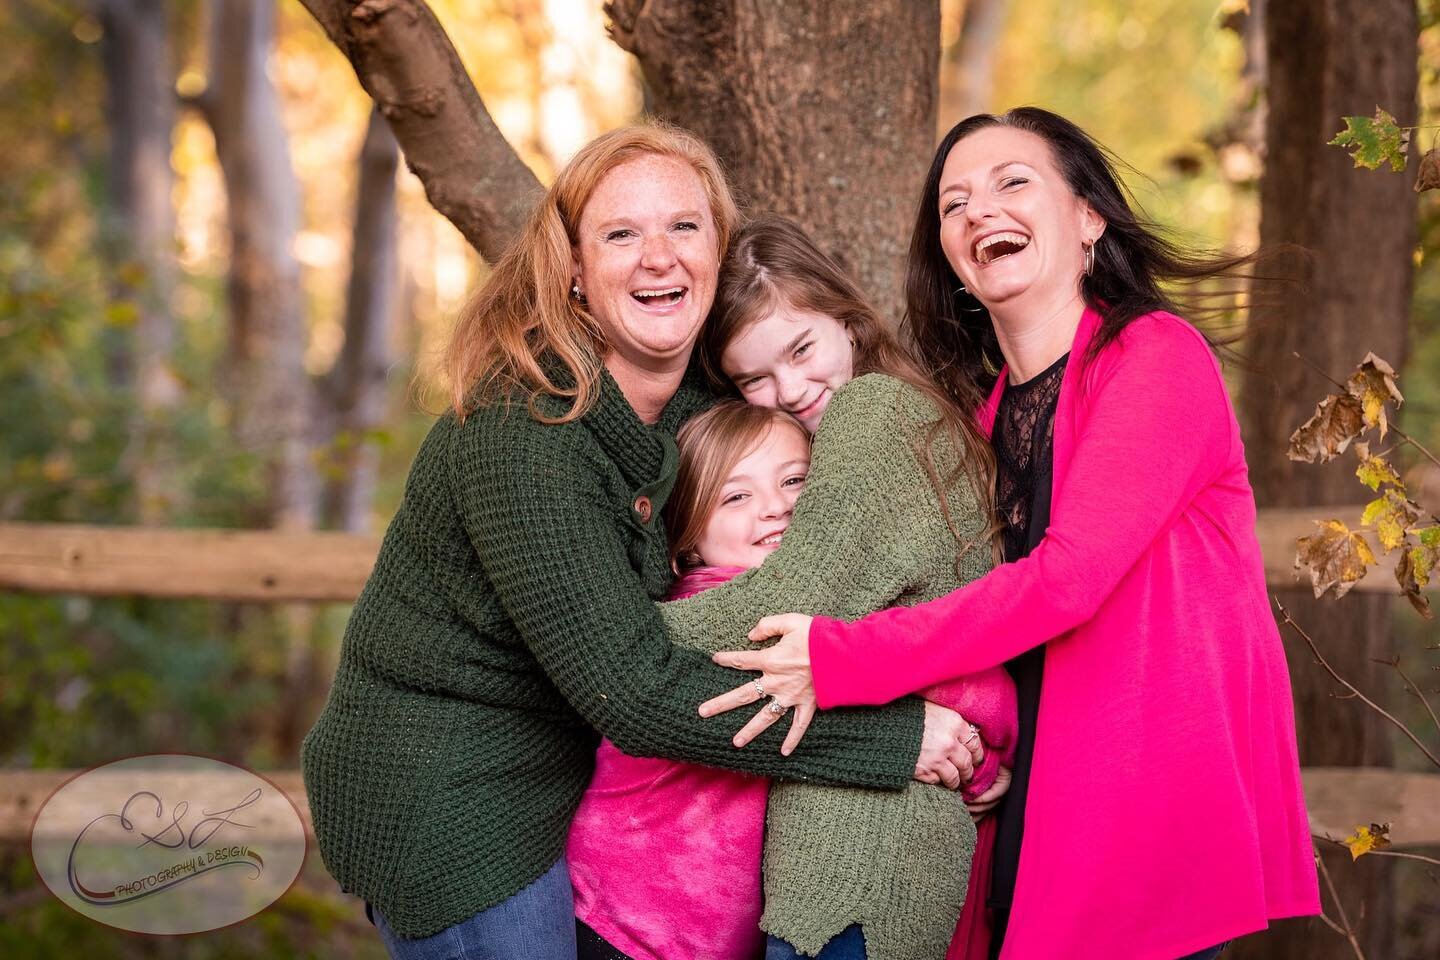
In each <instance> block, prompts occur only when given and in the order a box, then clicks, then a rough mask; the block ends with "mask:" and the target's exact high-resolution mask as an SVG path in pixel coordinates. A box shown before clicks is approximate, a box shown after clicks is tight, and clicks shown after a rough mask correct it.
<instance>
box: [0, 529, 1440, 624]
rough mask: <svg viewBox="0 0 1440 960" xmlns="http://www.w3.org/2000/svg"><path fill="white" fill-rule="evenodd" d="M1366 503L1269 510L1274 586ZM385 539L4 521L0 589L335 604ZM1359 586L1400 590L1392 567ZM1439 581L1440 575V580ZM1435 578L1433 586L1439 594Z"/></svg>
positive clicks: (356, 589) (365, 571)
mask: <svg viewBox="0 0 1440 960" xmlns="http://www.w3.org/2000/svg"><path fill="white" fill-rule="evenodd" d="M1361 509H1362V508H1361V507H1359V506H1349V507H1328V508H1327V507H1315V508H1306V509H1300V510H1293V509H1292V510H1263V511H1261V513H1260V519H1259V524H1258V526H1257V533H1258V535H1259V538H1260V546H1261V550H1262V552H1263V554H1264V556H1265V577H1266V581H1267V583H1268V584H1269V585H1270V586H1271V587H1285V586H1292V585H1294V584H1295V582H1296V581H1295V571H1294V566H1293V564H1294V558H1295V540H1296V538H1297V537H1302V536H1305V535H1306V534H1308V533H1311V532H1313V531H1314V529H1315V527H1314V521H1315V519H1317V518H1328V517H1338V518H1343V519H1346V520H1347V522H1349V521H1353V519H1354V518H1355V517H1357V516H1358V515H1359V513H1360V511H1361ZM379 546H380V538H379V537H372V536H359V535H355V534H348V533H285V532H280V531H270V530H183V529H173V528H154V527H92V526H81V525H73V524H48V523H7V524H0V591H3V590H23V591H27V592H31V593H74V594H89V595H98V596H124V595H130V596H151V597H175V598H180V597H202V598H211V599H217V600H246V601H251V600H260V601H274V602H282V601H336V602H344V603H348V602H351V601H353V600H354V599H355V598H356V597H357V596H359V594H360V588H361V587H362V586H364V584H365V578H366V577H368V576H369V575H370V570H371V568H372V567H373V566H374V565H375V554H376V552H377V551H378V549H379ZM1375 555H1376V556H1377V557H1382V565H1381V569H1375V570H1371V571H1370V574H1369V576H1367V577H1366V578H1365V579H1364V580H1361V581H1360V582H1359V584H1357V585H1356V587H1355V589H1357V590H1374V591H1390V592H1394V591H1395V589H1396V588H1395V581H1394V577H1393V574H1392V573H1391V569H1390V568H1391V567H1393V561H1391V562H1388V563H1387V562H1386V560H1385V558H1383V554H1382V551H1381V550H1380V549H1379V548H1378V547H1377V548H1376V549H1375ZM1437 580H1440V578H1437ZM1437 585H1440V584H1437V582H1436V581H1432V583H1431V589H1432V590H1433V589H1436V588H1437Z"/></svg>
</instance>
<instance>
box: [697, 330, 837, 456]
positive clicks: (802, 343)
mask: <svg viewBox="0 0 1440 960" xmlns="http://www.w3.org/2000/svg"><path fill="white" fill-rule="evenodd" d="M720 369H722V370H723V371H724V372H725V375H726V376H727V377H729V378H730V380H731V381H732V382H733V383H734V384H735V386H736V387H737V388H738V389H739V390H740V393H741V395H742V396H744V398H745V400H746V402H747V403H753V404H756V405H758V406H762V407H779V408H780V409H781V410H784V411H786V412H787V413H790V414H793V415H794V417H795V419H797V420H799V421H800V422H801V423H803V424H804V425H805V429H806V430H809V431H810V432H811V433H814V432H815V430H816V429H817V428H818V427H819V426H820V418H821V416H823V415H824V413H825V408H826V407H827V406H829V404H830V398H831V397H832V396H834V394H835V391H836V390H839V389H840V388H841V387H843V386H845V384H847V383H849V382H850V380H851V379H852V378H853V377H854V375H855V346H854V344H852V343H851V342H850V333H849V331H848V330H846V329H845V325H844V324H843V323H841V322H840V321H839V320H836V319H835V318H834V317H830V316H826V315H825V314H821V313H814V312H812V311H809V310H800V309H797V308H795V307H792V306H790V305H789V304H784V303H782V304H781V305H780V307H778V308H777V309H776V310H774V311H772V312H771V313H768V314H766V315H765V316H763V317H761V318H759V319H758V320H755V321H754V322H752V323H751V324H750V325H749V326H747V327H746V328H745V329H744V330H743V331H742V332H741V333H740V335H739V336H738V337H736V338H735V339H734V340H732V341H731V342H730V345H729V346H727V347H726V348H725V351H724V353H722V354H721V356H720Z"/></svg>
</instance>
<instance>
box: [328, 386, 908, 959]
mask: <svg viewBox="0 0 1440 960" xmlns="http://www.w3.org/2000/svg"><path fill="white" fill-rule="evenodd" d="M709 400H710V397H709V396H708V395H707V393H706V392H705V390H704V389H703V387H702V386H701V383H700V380H699V378H698V377H696V376H695V375H694V374H692V375H691V376H689V377H687V379H686V382H685V383H684V385H682V387H681V388H680V390H679V391H678V392H677V394H676V395H675V397H674V398H673V399H672V400H671V402H670V404H669V405H668V406H667V407H666V408H665V410H664V412H663V414H662V415H661V418H660V421H659V422H658V424H656V425H655V426H654V427H648V426H646V425H645V424H644V423H642V422H641V421H640V419H639V418H638V417H637V416H636V414H635V412H634V411H633V410H632V409H631V407H630V406H629V404H628V403H627V402H626V401H625V398H624V395H623V394H622V393H621V392H620V389H619V387H618V386H617V385H616V384H615V382H614V380H613V379H611V378H610V377H609V376H608V375H606V376H605V377H604V380H603V384H602V388H601V391H600V398H599V401H598V402H597V404H596V405H595V407H594V408H593V409H592V410H591V411H590V412H588V413H587V414H586V415H585V416H584V417H582V418H580V419H579V420H577V421H575V422H572V423H569V424H563V425H553V426H547V425H543V424H540V423H537V422H536V421H535V420H534V419H532V418H531V417H530V416H529V415H528V413H527V411H526V408H525V405H524V403H517V404H514V405H511V406H509V407H505V406H500V405H492V406H488V407H485V408H482V409H481V410H479V411H477V412H476V413H475V414H473V415H471V416H470V417H468V418H467V419H466V420H465V421H464V422H463V423H461V422H460V421H458V420H457V419H456V418H454V417H451V416H446V417H443V418H441V419H440V420H439V421H438V422H437V423H436V424H435V426H434V428H433V429H432V430H431V431H430V434H429V435H428V436H427V437H426V439H425V441H424V443H423V444H422V445H421V448H420V451H419V453H418V454H417V455H416V458H415V462H414V465H413V467H412V469H411V472H410V478H409V480H408V482H407V484H406V488H405V495H404V499H403V501H402V503H401V505H400V509H399V512H398V513H397V514H396V515H395V518H394V520H393V521H392V522H391V524H390V528H389V530H388V531H387V533H386V535H385V541H384V543H383V544H382V546H381V549H380V554H379V557H378V558H377V560H376V563H375V570H374V573H373V574H372V575H371V577H370V579H369V581H368V582H367V583H366V584H365V589H364V590H363V591H362V593H361V595H360V598H359V600H358V601H357V602H356V604H355V608H354V612H353V613H352V614H351V617H350V622H349V624H348V626H347V628H346V631H345V637H344V641H343V644H342V647H341V651H340V665H339V670H338V671H337V673H336V676H335V682H334V685H333V687H332V688H331V691H330V696H329V700H328V702H327V703H326V705H325V709H324V711H323V712H322V713H321V715H320V718H319V720H318V721H317V722H316V724H315V727H314V729H312V730H311V731H310V734H309V735H308V736H307V737H306V739H305V743H304V746H303V748H302V751H301V759H302V765H303V768H304V774H305V789H306V793H307V795H308V796H309V799H310V811H311V816H312V818H313V820H314V824H315V835H316V839H317V840H318V841H319V846H320V853H321V855H322V856H323V857H324V860H325V865H326V867H327V868H328V869H329V870H330V873H331V874H332V875H333V876H334V877H335V879H336V880H338V881H339V883H340V886H341V887H342V888H343V889H344V890H346V891H347V892H349V893H353V894H355V895H357V896H360V897H363V898H365V899H366V900H368V901H370V902H371V903H373V904H374V905H375V906H376V907H377V908H378V909H379V910H380V911H381V913H383V914H384V916H385V919H386V920H387V921H388V922H389V924H390V925H391V927H392V928H393V929H394V930H395V931H396V933H398V934H400V935H401V936H404V937H423V936H428V935H431V934H434V933H436V932H438V931H440V930H442V929H443V928H445V927H447V926H450V925H452V924H455V923H458V922H460V921H461V920H464V919H466V918H468V917H470V916H473V915H474V914H476V913H478V912H480V911H481V910H484V909H486V908H487V907H490V906H493V905H494V904H496V903H499V902H500V901H502V900H504V899H506V898H507V897H509V896H511V895H512V894H514V893H515V892H517V891H518V890H520V889H522V888H523V887H525V886H526V885H528V884H529V883H530V882H532V881H533V880H535V879H536V878H537V877H539V876H540V875H541V874H543V873H544V872H545V871H546V870H547V869H548V868H549V867H550V866H551V865H553V864H554V863H555V862H556V861H557V860H558V859H559V857H560V855H561V853H562V852H563V850H564V846H565V835H566V832H567V829H568V827H569V823H570V818H571V816H572V815H573V813H574V811H575V807H576V805H577V804H578V802H579V799H580V796H581V794H582V793H583V791H584V789H585V785H586V783H587V782H588V780H589V778H590V773H591V770H592V768H593V764H594V755H595V747H596V744H597V737H596V734H595V732H594V731H595V730H599V731H600V732H601V733H603V734H605V735H606V736H608V737H609V738H610V739H611V740H612V741H613V742H614V743H615V744H616V745H617V746H619V747H620V748H621V749H622V750H624V751H626V752H627V753H630V754H633V755H636V756H665V757H671V758H675V759H680V760H689V761H694V762H698V763H706V764H711V765H714V766H723V767H730V768H733V769H738V770H748V771H751V772H754V773H758V774H762V775H766V776H770V777H782V778H797V779H813V780H815V781H818V782H827V783H851V784H864V785H868V786H875V787H892V788H898V787H903V786H904V785H905V784H906V783H909V782H910V780H911V776H912V774H913V772H914V765H915V759H916V756H917V755H918V753H919V747H920V737H921V730H922V727H923V718H922V705H921V703H920V702H919V701H918V700H916V699H914V698H910V699H908V700H906V701H905V702H902V703H899V704H894V705H892V706H890V707H885V708H881V709H873V708H866V709H857V710H853V711H842V712H836V713H834V715H827V716H824V717H821V718H818V719H817V721H816V724H815V727H814V729H813V730H812V731H811V732H810V734H809V736H807V738H806V741H805V743H804V745H803V746H802V749H801V750H799V751H798V752H796V753H795V754H794V755H792V756H791V757H789V758H785V757H781V756H780V753H779V745H780V739H781V735H780V732H779V731H770V732H768V733H767V734H766V736H765V738H764V741H763V742H761V743H757V744H756V745H754V746H752V747H750V748H747V749H745V750H736V749H734V748H733V747H732V746H731V745H730V738H731V737H732V736H733V735H734V733H735V732H736V731H737V730H738V729H739V727H740V725H741V724H743V723H744V721H745V719H746V718H745V717H744V716H743V712H735V713H731V714H728V715H725V716H723V717H716V718H713V719H709V720H705V719H702V718H701V717H700V716H699V715H698V713H697V712H696V707H697V706H698V705H699V704H700V703H701V702H702V701H704V700H706V699H708V698H710V697H712V696H715V695H716V694H718V693H721V692H723V691H725V690H728V689H730V688H732V687H734V686H735V680H736V674H735V672H734V671H732V670H728V669H726V668H724V667H721V666H718V665H716V664H714V663H711V662H710V660H709V659H708V658H707V657H705V656H703V655H702V654H700V653H698V652H695V651H690V650H683V649H681V648H679V647H676V646H673V645H672V644H671V643H669V642H668V641H667V640H666V636H665V631H664V627H663V624H662V622H661V618H660V614H659V611H658V610H657V608H656V606H655V605H654V603H653V602H652V601H654V600H657V599H660V598H662V597H664V596H665V593H666V591H667V589H668V588H669V585H670V582H671V573H670V569H669V564H668V562H667V553H666V545H665V530H664V527H663V525H662V523H661V520H660V515H661V514H660V508H661V507H662V506H663V504H664V502H665V499H666V497H668V496H669V494H670V490H671V487H672V485H673V483H674V479H675V470H676V465H677V462H678V459H679V457H678V454H677V452H676V448H675V443H674V439H673V437H674V433H675V431H676V430H677V429H678V428H679V427H680V425H681V424H682V423H683V422H684V421H685V419H686V418H687V417H689V416H690V415H691V414H692V413H694V412H696V411H698V410H699V409H701V408H702V407H703V406H705V405H706V404H707V403H708V402H709ZM542 408H543V409H544V410H545V411H546V412H547V413H548V414H550V415H555V414H558V413H559V412H560V411H561V410H562V409H563V405H562V404H561V403H560V402H559V401H549V400H547V401H545V402H544V403H543V404H542ZM642 497H643V498H647V499H648V509H646V506H647V504H645V503H644V502H643V501H641V499H640V498H642Z"/></svg>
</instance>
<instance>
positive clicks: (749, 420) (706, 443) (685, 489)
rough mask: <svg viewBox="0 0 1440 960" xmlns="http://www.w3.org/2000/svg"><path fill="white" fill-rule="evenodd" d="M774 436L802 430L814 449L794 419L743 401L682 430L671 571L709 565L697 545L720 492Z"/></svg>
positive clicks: (668, 525) (725, 404)
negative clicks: (742, 464)
mask: <svg viewBox="0 0 1440 960" xmlns="http://www.w3.org/2000/svg"><path fill="white" fill-rule="evenodd" d="M772 430H797V431H799V433H800V436H802V437H804V438H805V443H806V445H807V446H808V445H809V443H810V433H809V431H807V430H806V429H805V427H804V425H803V424H801V423H800V421H799V420H796V419H795V418H794V417H792V416H790V414H788V413H786V412H785V411H783V410H776V409H775V408H773V407H757V406H755V405H753V404H749V403H746V402H745V401H743V400H722V401H720V402H719V403H717V404H716V405H715V406H713V407H711V408H710V409H709V410H706V411H705V412H704V413H701V414H698V415H696V416H694V417H692V418H691V419H690V420H689V422H687V423H686V424H685V426H683V427H681V428H680V432H679V433H678V434H677V435H676V437H675V441H676V443H677V444H679V447H680V468H679V473H678V474H677V475H676V478H675V489H674V490H672V491H671V493H670V499H669V500H667V501H666V502H665V510H664V514H665V530H666V532H667V533H668V534H669V536H670V565H671V567H672V568H673V569H674V570H675V572H677V573H683V572H684V571H685V570H687V569H689V568H690V567H696V566H699V565H700V564H702V563H703V562H704V560H703V559H702V558H701V557H700V556H699V555H698V554H697V553H696V552H695V545H696V544H697V543H699V542H700V538H701V537H702V536H704V534H705V528H706V527H707V526H708V525H709V524H710V518H711V517H712V516H714V515H715V510H716V508H717V507H719V506H720V491H721V489H723V488H724V486H725V481H726V480H727V479H729V477H730V471H732V470H734V469H735V464H737V463H739V462H740V461H741V460H743V459H745V458H746V457H747V456H749V455H750V453H751V452H752V451H754V450H755V448H756V447H758V446H759V445H760V444H761V443H763V442H764V440H765V438H766V437H768V436H769V435H770V431H772Z"/></svg>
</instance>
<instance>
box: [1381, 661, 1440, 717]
mask: <svg viewBox="0 0 1440 960" xmlns="http://www.w3.org/2000/svg"><path fill="white" fill-rule="evenodd" d="M1375 662H1376V663H1388V664H1389V665H1390V666H1392V667H1394V668H1395V672H1396V673H1398V674H1400V679H1401V680H1404V681H1405V686H1406V688H1407V689H1408V690H1409V691H1410V692H1411V693H1413V694H1415V696H1416V697H1417V698H1419V700H1420V702H1421V703H1423V704H1425V712H1426V713H1428V714H1430V722H1431V723H1433V724H1435V729H1436V730H1440V717H1437V716H1436V715H1435V708H1434V707H1432V706H1430V701H1429V699H1427V698H1426V696H1425V691H1423V690H1421V689H1420V685H1419V684H1417V683H1416V682H1415V681H1414V680H1411V679H1410V675H1409V674H1407V673H1406V672H1405V670H1404V669H1403V668H1402V667H1401V666H1400V658H1399V657H1395V658H1394V659H1393V660H1376V661H1375ZM1432 669H1433V668H1432Z"/></svg>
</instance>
